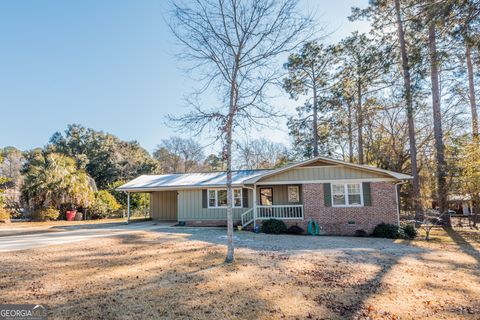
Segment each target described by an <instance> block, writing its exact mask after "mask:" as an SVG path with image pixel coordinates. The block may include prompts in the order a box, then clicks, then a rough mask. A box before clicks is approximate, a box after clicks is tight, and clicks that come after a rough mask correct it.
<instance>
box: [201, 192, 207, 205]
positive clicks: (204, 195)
mask: <svg viewBox="0 0 480 320" xmlns="http://www.w3.org/2000/svg"><path fill="white" fill-rule="evenodd" d="M202 208H208V197H207V190H206V189H203V190H202Z"/></svg>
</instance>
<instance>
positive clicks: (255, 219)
mask: <svg viewBox="0 0 480 320" xmlns="http://www.w3.org/2000/svg"><path fill="white" fill-rule="evenodd" d="M256 226H257V185H256V184H254V185H253V228H255V227H256Z"/></svg>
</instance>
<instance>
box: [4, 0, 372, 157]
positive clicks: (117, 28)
mask: <svg viewBox="0 0 480 320" xmlns="http://www.w3.org/2000/svg"><path fill="white" fill-rule="evenodd" d="M367 2H368V1H367V0H337V1H329V0H303V2H302V7H304V8H310V9H314V10H315V11H316V14H317V16H318V19H319V23H320V24H322V25H324V26H325V27H326V30H327V31H328V32H331V33H332V34H331V36H330V38H329V39H328V41H336V40H339V39H340V38H342V37H344V36H346V35H348V34H349V33H350V32H352V31H354V30H360V31H366V30H368V24H366V23H351V22H349V21H348V20H347V16H348V15H349V13H350V7H352V6H361V7H364V6H366V4H367ZM165 17H167V18H168V12H167V1H165V0H141V1H139V0H102V1H98V0H82V1H65V0H41V1H38V0H37V1H35V0H24V1H18V0H0V118H1V120H0V147H4V146H15V147H17V148H19V149H22V150H27V149H30V148H34V147H38V146H43V145H45V144H46V143H47V142H48V139H49V138H50V136H51V135H52V134H53V133H54V132H55V131H63V130H65V128H66V126H67V124H70V123H80V124H82V125H84V126H87V127H91V128H94V129H96V130H103V131H107V132H110V133H113V134H115V135H117V136H119V137H120V138H121V139H124V140H137V141H139V142H140V143H141V145H142V146H144V147H145V148H146V149H147V150H148V151H152V150H153V149H154V147H155V146H156V145H157V144H158V143H159V142H160V140H161V139H163V138H166V137H168V136H170V135H174V134H175V132H174V131H173V129H172V128H170V127H167V126H166V125H165V121H166V119H165V115H166V114H169V113H180V112H184V111H186V110H187V109H186V106H185V102H184V96H185V95H188V94H189V93H191V92H192V90H193V87H194V86H195V83H194V82H193V81H191V80H189V79H188V77H187V76H186V75H185V74H184V72H183V71H182V70H181V69H180V68H179V62H178V61H177V60H176V57H175V53H176V52H177V50H179V48H178V47H177V46H176V45H175V44H174V41H173V38H172V35H171V34H170V31H169V30H168V27H167V25H166V24H165V22H164V18H165ZM276 103H278V104H281V105H282V107H283V108H284V109H285V110H287V111H290V112H293V111H294V110H293V108H294V106H295V105H296V104H298V102H297V103H295V102H292V101H289V100H288V99H287V97H286V96H285V97H280V98H278V101H277V102H276ZM285 122H286V121H285V120H283V119H282V120H281V121H279V123H278V125H276V126H275V128H266V129H262V130H263V131H262V132H264V133H265V134H266V135H268V136H269V137H270V138H272V139H273V140H276V141H280V142H285V143H288V142H289V141H288V135H287V133H286V131H285ZM208 142H209V141H206V140H205V141H202V143H203V144H204V145H206V144H208Z"/></svg>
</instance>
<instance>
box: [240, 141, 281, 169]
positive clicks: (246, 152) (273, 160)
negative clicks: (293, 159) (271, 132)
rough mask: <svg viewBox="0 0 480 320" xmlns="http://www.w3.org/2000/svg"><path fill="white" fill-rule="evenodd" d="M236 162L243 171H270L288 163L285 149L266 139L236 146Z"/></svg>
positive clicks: (279, 144)
mask: <svg viewBox="0 0 480 320" xmlns="http://www.w3.org/2000/svg"><path fill="white" fill-rule="evenodd" d="M237 161H238V164H239V166H240V167H241V168H244V169H270V168H274V167H276V166H279V165H282V164H285V162H287V161H288V150H287V147H286V146H285V145H283V144H281V143H276V142H273V141H269V140H267V139H255V140H252V141H246V142H244V143H240V144H238V151H237Z"/></svg>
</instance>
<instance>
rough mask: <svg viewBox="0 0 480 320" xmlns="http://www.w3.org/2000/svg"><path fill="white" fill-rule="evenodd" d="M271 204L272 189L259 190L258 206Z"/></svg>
mask: <svg viewBox="0 0 480 320" xmlns="http://www.w3.org/2000/svg"><path fill="white" fill-rule="evenodd" d="M272 204H273V189H272V188H260V205H261V206H271V205H272Z"/></svg>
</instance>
